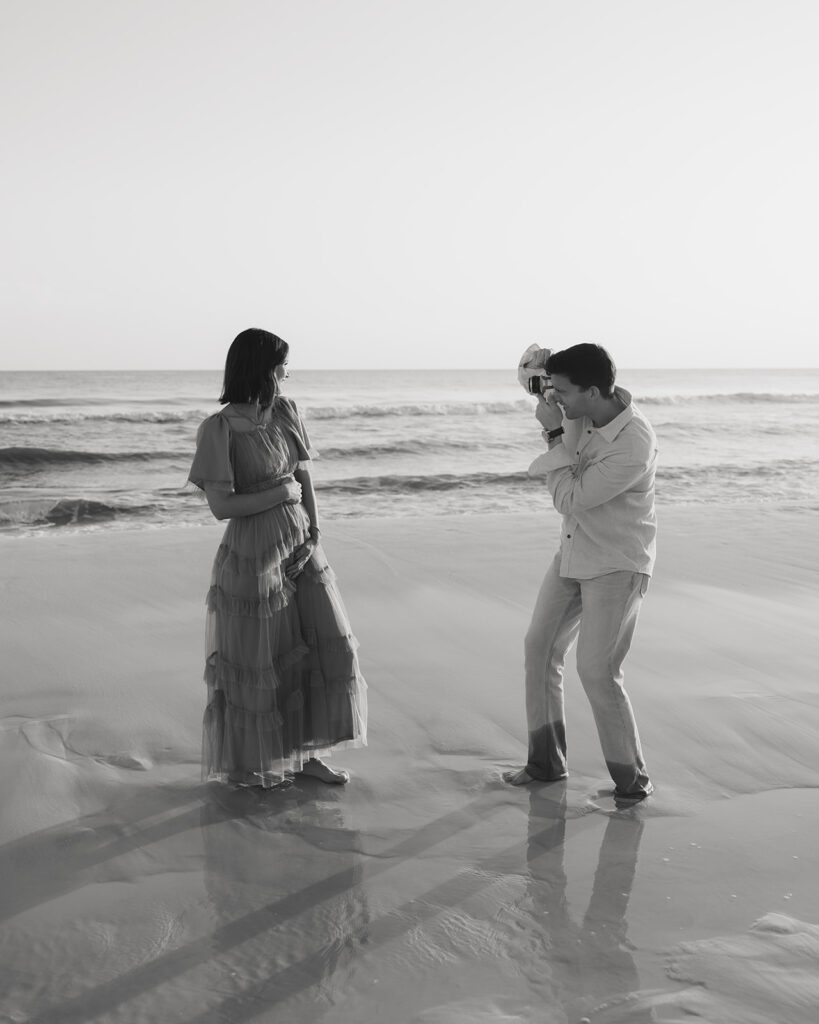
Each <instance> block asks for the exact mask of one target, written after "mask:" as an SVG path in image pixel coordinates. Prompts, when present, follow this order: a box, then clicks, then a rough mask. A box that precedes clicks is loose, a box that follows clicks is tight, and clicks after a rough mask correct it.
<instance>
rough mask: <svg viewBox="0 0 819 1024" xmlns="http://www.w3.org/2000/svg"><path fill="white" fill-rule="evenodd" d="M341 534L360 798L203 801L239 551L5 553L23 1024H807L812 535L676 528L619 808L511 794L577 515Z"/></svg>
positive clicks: (816, 597) (646, 642)
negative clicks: (537, 611)
mask: <svg viewBox="0 0 819 1024" xmlns="http://www.w3.org/2000/svg"><path fill="white" fill-rule="evenodd" d="M540 505H541V506H542V508H540V509H539V510H537V511H532V512H531V513H528V512H527V513H517V514H510V513H503V514H493V513H484V514H481V515H472V516H457V515H447V516H427V517H424V516H420V515H419V516H416V517H414V518H412V519H387V518H371V519H368V518H359V519H343V520H328V521H327V522H326V523H325V525H324V538H323V539H324V543H325V548H326V550H327V553H328V556H329V558H330V561H331V563H332V564H333V567H334V568H335V570H336V572H337V574H338V578H339V583H340V587H341V592H342V594H343V596H344V600H345V603H346V605H347V608H348V611H349V613H350V617H351V619H352V623H353V627H354V630H355V632H356V635H357V636H358V639H359V641H360V644H361V648H360V659H361V666H362V670H363V672H364V675H365V677H366V678H367V681H368V684H369V698H370V741H369V746H368V747H367V748H366V749H362V750H354V751H347V752H340V753H338V754H337V755H336V756H335V757H334V761H333V763H336V764H339V765H343V766H344V767H346V768H348V770H349V771H350V773H351V775H352V780H351V782H350V784H349V786H347V787H328V786H323V785H322V784H321V783H318V782H316V781H314V780H309V779H305V778H301V777H297V778H296V779H295V781H294V782H293V784H292V785H290V786H289V787H286V788H283V789H281V790H274V791H270V792H264V793H263V792H259V791H254V790H246V789H238V788H236V789H233V788H229V787H225V786H219V785H217V784H208V785H206V784H203V783H202V782H201V781H200V769H199V755H200V739H201V734H200V728H201V716H202V711H203V704H204V696H205V688H204V683H203V682H202V670H203V658H204V649H203V642H204V641H203V618H204V594H205V591H206V589H207V582H208V575H209V570H210V564H211V560H212V557H213V554H214V552H215V549H216V546H217V544H218V539H219V536H220V534H221V530H222V527H221V526H219V525H207V526H199V527H187V528H173V527H171V528H165V529H142V530H128V529H119V530H110V531H105V530H100V531H87V532H78V533H69V532H68V531H59V530H57V531H52V532H51V533H48V534H43V535H42V536H33V537H32V536H29V537H16V536H5V537H0V559H2V565H3V572H2V584H1V585H0V587H1V589H0V639H1V649H2V651H3V665H2V698H3V722H2V731H0V777H2V779H3V799H2V801H0V843H2V846H0V856H1V857H2V878H3V887H2V892H3V895H2V904H1V905H0V906H1V908H2V924H0V993H2V994H1V995H0V1020H2V1021H9V1022H11V1021H15V1022H17V1021H26V1022H34V1021H37V1022H46V1021H48V1022H54V1024H57V1022H59V1024H69V1022H80V1021H82V1022H91V1021H93V1022H115V1021H116V1022H128V1024H138V1022H143V1021H144V1022H155V1021H163V1022H170V1021H178V1022H185V1024H193V1022H197V1024H205V1022H213V1024H216V1022H244V1021H260V1022H279V1021H287V1022H294V1024H302V1022H303V1024H307V1022H310V1024H314V1022H326V1024H353V1022H356V1024H361V1022H370V1021H379V1022H389V1024H454V1022H458V1024H461V1022H464V1024H466V1022H473V1021H476V1022H480V1024H484V1022H486V1024H488V1022H504V1024H512V1022H514V1024H523V1022H527V1024H528V1022H530V1021H538V1022H540V1021H544V1022H549V1024H551V1022H566V1024H579V1022H580V1021H581V1020H582V1019H583V1018H587V1019H588V1020H589V1021H591V1022H594V1024H613V1022H618V1024H633V1022H638V1021H664V1022H668V1021H681V1020H684V1019H685V1020H688V1019H691V1018H692V1016H693V1017H694V1019H703V1020H706V1021H712V1022H720V1024H723V1022H736V1024H740V1022H741V1024H758V1022H760V1024H761V1022H765V1024H769V1022H770V1024H789V1022H799V1024H815V1021H816V1019H817V1007H819V980H817V979H819V971H817V966H818V965H819V885H817V882H816V879H817V877H818V876H819V843H817V838H819V826H817V821H819V813H817V812H819V756H818V755H817V749H819V744H817V739H819V693H817V690H816V686H815V679H816V665H817V663H819V631H817V629H816V623H817V621H819V585H818V584H819V543H817V540H818V539H819V536H818V535H819V516H817V511H816V510H815V509H811V508H805V507H803V508H801V509H792V510H788V509H787V508H783V507H776V506H764V505H753V504H749V505H747V506H745V507H743V506H742V505H735V506H732V507H719V506H714V505H699V506H698V505H696V504H693V503H692V504H687V505H680V506H677V507H675V506H674V505H666V506H662V507H660V508H659V510H658V511H659V516H660V534H659V557H658V563H657V568H656V573H655V577H654V578H653V580H652V583H651V587H650V590H649V594H648V596H647V598H646V601H645V606H644V608H643V611H642V614H641V619H640V622H639V625H638V629H637V634H636V636H635V639H634V643H633V645H632V650H631V654H630V656H629V658H628V660H627V662H626V685H627V689H628V692H629V694H630V696H631V699H632V702H633V704H634V707H635V712H636V716H637V721H638V724H639V727H640V733H641V738H642V741H643V748H644V752H645V755H646V759H647V762H648V765H649V769H650V771H651V775H652V778H653V781H654V783H655V786H656V793H655V795H654V796H652V797H651V798H650V799H649V800H647V801H645V802H644V803H643V804H641V805H638V806H636V807H634V808H632V809H628V810H623V809H619V808H617V807H615V805H614V802H613V799H612V797H611V796H610V795H609V790H610V780H609V779H608V777H607V775H606V771H605V766H604V763H603V759H602V756H601V754H600V750H599V744H598V740H597V736H596V733H595V731H594V726H593V722H592V718H591V713H590V711H589V708H588V705H587V702H586V699H585V696H584V694H583V692H582V689H581V687H580V683H579V681H578V679H577V675H576V672H575V669H574V662H573V657H572V656H570V658H569V661H568V664H567V675H566V691H567V730H568V740H569V762H570V764H569V766H570V777H569V779H568V780H567V781H566V782H563V783H554V784H550V785H545V784H544V785H541V784H538V785H533V786H530V787H526V788H520V789H516V788H513V787H510V786H508V785H506V784H504V783H503V782H502V780H501V773H502V772H503V771H504V770H506V769H508V768H510V767H514V766H518V765H520V764H522V763H523V760H524V759H525V739H526V730H525V720H524V710H523V672H522V667H523V666H522V661H523V657H522V639H523V635H524V632H525V630H526V626H527V624H528V620H529V614H530V612H531V608H532V605H533V603H534V598H535V595H536V592H537V589H538V586H539V583H540V580H541V578H542V575H543V573H544V571H545V568H546V566H547V565H548V562H549V561H550V559H551V557H552V555H553V553H554V550H555V548H556V545H557V539H558V531H559V517H558V516H557V515H555V514H554V512H553V511H550V510H547V509H546V508H545V503H544V502H542V501H541V503H540Z"/></svg>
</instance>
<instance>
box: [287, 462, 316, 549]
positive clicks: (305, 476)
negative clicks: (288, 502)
mask: <svg viewBox="0 0 819 1024" xmlns="http://www.w3.org/2000/svg"><path fill="white" fill-rule="evenodd" d="M293 476H294V477H295V479H296V483H298V484H301V503H302V505H304V509H305V511H306V512H307V515H308V516H310V536H311V537H312V539H313V540H315V541H317V540H318V538H319V534H320V533H321V530H320V529H319V520H318V507H317V505H316V492H315V490H314V489H313V478H312V477H311V476H310V470H309V469H301V468H299V469H297V470H295V472H294V473H293Z"/></svg>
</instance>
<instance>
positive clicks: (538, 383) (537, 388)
mask: <svg viewBox="0 0 819 1024" xmlns="http://www.w3.org/2000/svg"><path fill="white" fill-rule="evenodd" d="M528 383H529V394H530V395H543V394H545V393H546V392H547V391H549V390H550V389H551V387H552V378H551V377H549V376H541V375H540V374H537V375H534V376H532V377H530V378H529V381H528Z"/></svg>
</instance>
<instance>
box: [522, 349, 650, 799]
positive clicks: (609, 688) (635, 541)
mask: <svg viewBox="0 0 819 1024" xmlns="http://www.w3.org/2000/svg"><path fill="white" fill-rule="evenodd" d="M546 372H547V373H548V374H549V375H550V376H551V380H552V385H553V387H552V390H551V391H549V392H548V397H546V398H544V397H543V396H542V395H541V396H539V397H538V406H537V410H536V412H535V415H536V417H537V419H538V421H539V422H540V424H541V425H542V427H543V437H544V440H545V441H546V443H547V445H548V448H549V450H548V452H545V453H544V454H543V455H541V456H539V458H537V459H536V460H535V461H534V462H533V463H532V465H531V466H530V467H529V475H530V476H545V479H546V484H547V486H548V488H549V491H550V492H551V495H552V499H553V501H554V505H555V508H556V509H557V511H558V512H560V513H561V514H562V516H563V527H562V532H561V541H560V550H559V552H558V554H557V556H556V557H555V560H554V562H553V563H552V565H551V567H550V568H549V570H548V572H547V573H546V578H545V579H544V581H543V585H542V587H541V589H540V593H539V594H538V598H537V602H536V604H535V610H534V613H533V615H532V622H531V625H530V627H529V631H528V633H527V635H526V642H525V655H526V660H525V671H526V716H527V719H528V725H529V757H528V761H527V763H526V766H525V767H524V768H521V769H520V770H519V771H515V772H508V773H507V774H506V775H505V776H504V777H505V779H506V781H507V782H510V783H512V784H513V785H516V786H521V785H525V784H527V783H530V782H534V781H543V782H551V781H554V780H557V779H563V778H565V777H566V776H567V774H568V771H567V765H566V730H565V725H564V717H563V662H564V660H565V657H566V653H567V652H568V650H569V648H570V647H571V645H572V643H573V642H574V639H575V638H576V637H577V638H578V645H577V671H578V674H579V676H580V680H581V682H582V684H583V688H584V690H585V691H586V695H587V697H588V698H589V702H590V703H591V706H592V710H593V712H594V719H595V722H596V724H597V731H598V733H599V736H600V743H601V746H602V748H603V756H604V757H605V759H606V766H607V768H608V770H609V773H610V775H611V777H612V779H613V780H614V787H615V788H614V795H615V798H622V799H623V800H626V801H631V800H641V799H643V798H644V797H646V796H648V795H649V794H650V793H651V792H652V790H653V786H652V784H651V782H650V780H649V777H648V773H647V771H646V766H645V762H644V760H643V754H642V750H641V748H640V739H639V736H638V733H637V724H636V722H635V720H634V714H633V712H632V709H631V702H630V701H629V698H628V695H627V694H626V691H625V690H624V688H623V668H622V666H623V661H624V659H625V657H626V654H627V653H628V649H629V646H630V644H631V638H632V635H633V633H634V627H635V626H636V624H637V616H638V613H639V610H640V603H641V601H642V598H643V596H644V595H645V592H646V589H647V587H648V581H649V578H650V575H651V572H652V569H653V567H654V555H655V535H656V519H655V514H654V471H655V466H656V461H657V439H656V437H655V436H654V431H653V430H652V429H651V425H650V424H649V422H648V420H647V419H646V418H645V416H643V415H642V413H641V412H640V411H639V410H638V409H637V408H636V407H635V406H634V405H633V404H632V401H631V395H630V394H629V393H628V392H627V391H624V390H623V389H622V388H619V387H615V386H614V378H615V372H616V371H615V366H614V363H613V362H612V359H611V356H610V355H609V354H608V352H606V350H605V349H604V348H602V347H601V346H600V345H590V344H585V345H573V346H572V347H571V348H567V349H565V350H564V351H562V352H556V353H554V354H552V355H550V356H549V359H548V361H547V363H546ZM561 407H562V411H561Z"/></svg>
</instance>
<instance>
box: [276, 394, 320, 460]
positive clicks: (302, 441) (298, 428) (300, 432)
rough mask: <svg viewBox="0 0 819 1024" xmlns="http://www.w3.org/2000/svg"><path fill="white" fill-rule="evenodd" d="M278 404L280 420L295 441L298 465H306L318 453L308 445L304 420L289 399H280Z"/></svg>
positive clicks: (308, 438) (308, 439) (308, 437)
mask: <svg viewBox="0 0 819 1024" xmlns="http://www.w3.org/2000/svg"><path fill="white" fill-rule="evenodd" d="M279 402H280V406H279V408H280V410H281V413H282V419H283V420H284V421H285V423H286V424H287V426H288V428H289V429H290V434H291V435H292V437H293V439H294V440H295V442H296V447H297V448H298V450H299V465H301V464H302V463H308V462H310V460H311V459H315V458H317V456H318V452H317V451H315V450H314V448H313V446H312V444H311V443H310V435H309V434H308V433H307V427H305V425H304V420H303V419H302V418H301V416H300V415H299V410H298V408H297V407H296V403H295V402H294V401H293V400H292V399H290V398H280V399H279ZM305 468H306V467H305Z"/></svg>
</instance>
